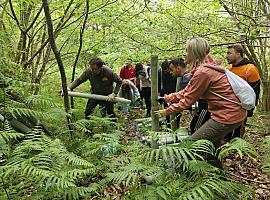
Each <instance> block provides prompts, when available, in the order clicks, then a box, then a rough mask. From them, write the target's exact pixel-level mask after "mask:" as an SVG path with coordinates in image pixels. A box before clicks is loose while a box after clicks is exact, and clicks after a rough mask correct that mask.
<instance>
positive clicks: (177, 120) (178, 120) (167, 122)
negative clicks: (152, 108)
mask: <svg viewBox="0 0 270 200" xmlns="http://www.w3.org/2000/svg"><path fill="white" fill-rule="evenodd" d="M163 105H164V108H168V107H169V105H168V104H167V103H166V102H164V103H163ZM181 116H182V114H181V113H179V114H177V116H176V128H177V129H178V128H179V125H180V119H181ZM166 125H167V127H168V128H171V115H168V116H166Z"/></svg>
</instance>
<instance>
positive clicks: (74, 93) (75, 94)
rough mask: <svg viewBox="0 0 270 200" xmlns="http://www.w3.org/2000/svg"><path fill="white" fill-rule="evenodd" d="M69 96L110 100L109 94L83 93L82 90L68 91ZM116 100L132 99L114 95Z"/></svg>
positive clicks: (116, 101)
mask: <svg viewBox="0 0 270 200" xmlns="http://www.w3.org/2000/svg"><path fill="white" fill-rule="evenodd" d="M68 96H72V97H81V98H87V99H94V100H100V101H108V96H104V95H98V94H87V93H81V92H71V91H68ZM114 102H115V103H118V102H119V103H130V102H131V101H130V100H128V99H124V98H121V97H114Z"/></svg>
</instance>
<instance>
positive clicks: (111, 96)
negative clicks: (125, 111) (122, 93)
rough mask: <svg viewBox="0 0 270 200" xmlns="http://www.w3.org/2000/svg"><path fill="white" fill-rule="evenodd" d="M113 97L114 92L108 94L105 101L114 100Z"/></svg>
mask: <svg viewBox="0 0 270 200" xmlns="http://www.w3.org/2000/svg"><path fill="white" fill-rule="evenodd" d="M114 97H115V94H114V93H112V94H109V95H108V99H107V101H110V102H113V101H114Z"/></svg>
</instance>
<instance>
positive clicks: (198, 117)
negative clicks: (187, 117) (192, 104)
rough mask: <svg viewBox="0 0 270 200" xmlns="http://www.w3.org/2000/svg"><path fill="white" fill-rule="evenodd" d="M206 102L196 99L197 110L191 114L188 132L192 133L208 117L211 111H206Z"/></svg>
mask: <svg viewBox="0 0 270 200" xmlns="http://www.w3.org/2000/svg"><path fill="white" fill-rule="evenodd" d="M207 109H208V103H207V101H204V100H199V101H198V112H197V113H196V114H195V115H194V116H193V118H192V120H191V122H190V125H189V127H190V133H191V134H193V133H195V131H197V130H198V129H199V128H200V127H201V126H202V125H203V124H204V123H205V122H207V121H208V120H209V119H210V117H211V113H210V112H208V110H207Z"/></svg>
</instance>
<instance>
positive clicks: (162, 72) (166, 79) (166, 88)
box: [158, 59, 180, 128]
mask: <svg viewBox="0 0 270 200" xmlns="http://www.w3.org/2000/svg"><path fill="white" fill-rule="evenodd" d="M169 65H170V62H169V61H168V60H167V59H166V60H165V61H163V62H162V63H161V68H160V69H159V70H158V93H159V94H158V95H159V96H161V97H163V96H164V95H165V94H171V93H174V92H175V89H176V82H177V77H173V76H172V75H171V73H170V70H169ZM162 104H163V106H164V108H167V107H168V104H167V103H166V102H163V103H162ZM179 120H180V117H178V118H177V124H178V125H179ZM166 124H167V127H168V128H171V118H170V116H166ZM177 128H178V127H177Z"/></svg>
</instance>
